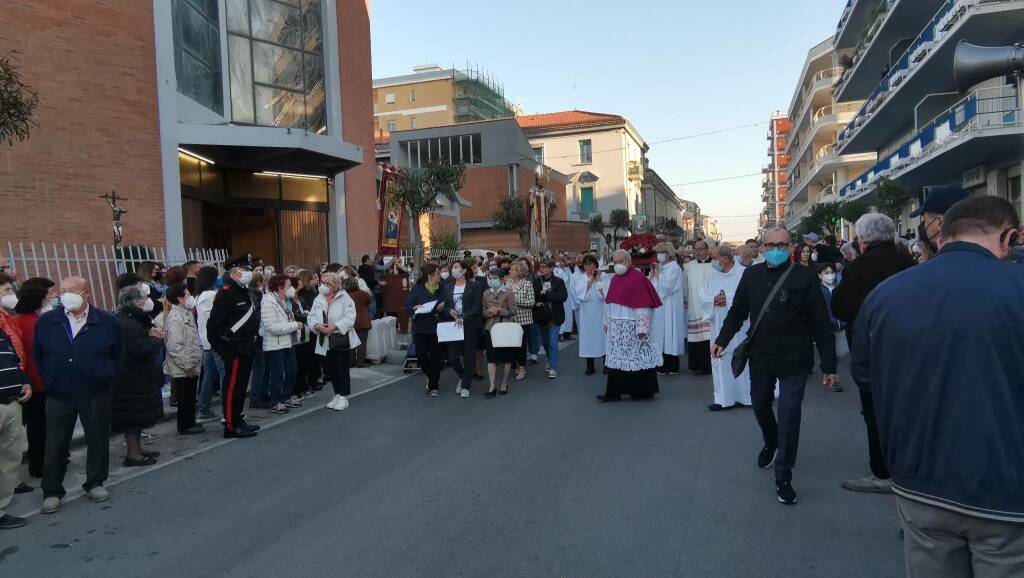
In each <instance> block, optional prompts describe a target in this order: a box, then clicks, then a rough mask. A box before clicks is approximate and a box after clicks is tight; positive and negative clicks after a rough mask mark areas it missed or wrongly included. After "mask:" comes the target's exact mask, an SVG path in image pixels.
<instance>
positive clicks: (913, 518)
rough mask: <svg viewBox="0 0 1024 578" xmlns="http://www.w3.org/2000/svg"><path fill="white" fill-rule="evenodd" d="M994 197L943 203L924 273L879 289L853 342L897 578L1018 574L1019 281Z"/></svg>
mask: <svg viewBox="0 0 1024 578" xmlns="http://www.w3.org/2000/svg"><path fill="white" fill-rule="evenodd" d="M1020 226H1021V225H1020V219H1019V217H1018V216H1017V214H1016V212H1015V210H1014V208H1013V206H1012V205H1011V204H1010V203H1009V202H1008V201H1006V200H1005V199H1002V198H1000V197H994V196H988V195H979V196H974V197H969V198H967V199H966V200H963V201H961V202H959V203H957V204H956V205H954V206H953V207H952V208H951V209H950V210H949V211H948V212H947V213H946V214H945V217H944V220H943V223H942V234H941V241H940V243H941V245H942V246H941V247H940V250H939V252H938V254H937V255H936V256H935V257H934V258H932V259H931V260H929V261H928V262H927V263H925V264H923V265H920V266H917V267H914V268H912V269H908V270H906V271H904V272H902V273H899V274H897V275H895V276H893V277H890V278H889V279H888V280H886V281H884V282H882V284H881V285H879V286H878V287H877V288H876V289H875V290H874V292H872V293H871V295H870V296H869V297H868V299H867V301H866V302H865V303H864V306H863V307H862V308H861V310H860V314H859V315H858V316H857V326H856V328H855V330H854V347H853V364H852V370H853V374H854V379H855V380H856V382H857V384H858V385H859V386H860V387H862V388H867V389H869V390H870V391H871V394H872V397H873V400H874V405H875V412H876V414H877V416H878V429H879V432H880V434H881V440H882V449H883V451H884V454H885V457H886V461H887V462H888V465H889V470H890V472H891V473H892V489H893V491H894V492H895V493H896V495H897V500H898V501H897V506H898V509H899V515H900V519H901V522H902V525H903V533H904V549H905V552H906V562H907V575H908V576H914V577H916V576H922V577H924V576H927V577H929V578H935V577H938V578H942V577H946V576H963V577H967V576H1020V575H1021V573H1022V567H1021V561H1022V560H1024V385H1022V384H1024V362H1022V360H1024V341H1022V340H1021V339H1020V328H1021V327H1024V303H1022V302H1021V295H1024V269H1022V268H1021V267H1019V266H1015V265H1012V264H1010V263H1008V262H1006V261H1005V259H1006V257H1007V255H1008V254H1009V252H1010V247H1012V246H1013V245H1015V244H1016V243H1017V238H1018V237H1019V236H1020V232H1019V231H1020Z"/></svg>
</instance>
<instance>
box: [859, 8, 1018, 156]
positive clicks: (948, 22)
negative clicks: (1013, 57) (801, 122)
mask: <svg viewBox="0 0 1024 578" xmlns="http://www.w3.org/2000/svg"><path fill="white" fill-rule="evenodd" d="M987 1H988V2H992V1H993V0H987ZM996 1H998V0H996ZM982 3H986V0H948V1H947V2H946V3H945V4H943V5H942V8H939V11H938V12H937V13H936V14H935V16H934V17H933V18H932V20H931V22H929V24H928V26H927V27H925V29H924V32H922V33H921V34H920V36H918V37H917V39H916V40H915V41H914V43H913V44H911V45H910V47H909V48H907V51H906V52H904V53H903V56H902V57H900V59H899V61H898V62H897V63H896V64H895V65H893V67H892V68H891V69H890V70H889V72H888V73H887V74H886V75H885V76H884V77H883V78H882V82H881V83H879V85H878V86H877V87H876V88H875V90H874V91H872V92H871V94H870V95H868V98H867V100H865V101H864V106H862V107H861V109H860V111H859V112H858V113H857V116H855V117H854V118H853V120H852V121H850V124H849V125H848V126H847V127H846V128H845V129H843V131H842V132H840V133H839V145H840V148H842V146H843V145H844V144H845V143H846V141H848V140H849V139H850V138H851V137H852V136H853V135H855V134H856V133H857V132H858V131H859V130H860V129H861V127H863V126H864V125H865V124H866V123H867V121H868V119H870V118H871V116H872V115H873V114H874V113H875V111H877V110H878V109H879V107H881V106H882V104H883V103H884V102H885V101H886V100H887V99H888V98H889V97H890V96H891V95H892V94H893V93H894V92H896V91H897V90H898V89H899V87H900V85H901V84H902V83H903V81H905V80H906V79H907V77H908V76H910V74H911V73H912V72H913V71H914V70H915V69H916V68H917V67H918V66H919V65H920V64H921V63H922V62H924V60H925V58H926V57H927V56H928V53H929V52H931V51H932V50H934V49H935V48H937V47H938V45H939V43H940V42H942V39H943V38H945V37H946V36H948V35H949V34H950V33H951V32H953V30H954V28H956V26H957V24H958V23H959V22H960V21H961V20H962V19H963V16H964V14H965V13H966V12H967V10H968V8H970V7H971V6H975V5H977V4H982Z"/></svg>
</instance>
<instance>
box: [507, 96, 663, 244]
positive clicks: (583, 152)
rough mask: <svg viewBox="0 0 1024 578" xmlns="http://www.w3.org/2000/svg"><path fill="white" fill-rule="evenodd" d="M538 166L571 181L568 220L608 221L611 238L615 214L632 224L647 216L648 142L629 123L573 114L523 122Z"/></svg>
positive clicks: (523, 119) (612, 116)
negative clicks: (618, 212) (624, 212)
mask: <svg viewBox="0 0 1024 578" xmlns="http://www.w3.org/2000/svg"><path fill="white" fill-rule="evenodd" d="M517 120H518V121H519V124H520V126H522V128H523V132H524V133H525V134H526V137H527V138H528V139H529V141H530V147H531V155H532V158H533V160H535V161H536V162H538V163H540V164H543V165H547V166H549V167H551V168H553V169H554V170H556V171H558V172H560V173H563V174H565V175H568V176H569V179H570V181H569V187H568V188H567V189H566V195H565V198H564V199H560V200H559V203H560V204H564V205H565V206H566V207H567V210H568V218H569V220H573V221H590V220H591V218H592V217H594V216H595V215H602V217H603V218H604V222H605V225H606V233H611V232H612V228H611V227H610V226H608V220H609V216H610V214H611V212H612V210H614V209H625V210H627V211H628V212H629V215H630V218H631V219H634V220H635V216H636V215H637V214H645V212H644V208H643V203H644V201H643V195H642V183H643V180H644V158H645V156H646V154H647V151H648V150H649V148H650V147H649V146H648V145H647V142H646V141H645V140H644V139H643V137H641V136H640V133H639V132H637V130H636V128H634V127H633V125H632V124H630V122H629V121H628V120H626V119H625V118H623V117H622V116H619V115H615V114H604V113H596V112H587V111H582V110H570V111H564V112H555V113H549V114H534V115H523V116H519V117H517Z"/></svg>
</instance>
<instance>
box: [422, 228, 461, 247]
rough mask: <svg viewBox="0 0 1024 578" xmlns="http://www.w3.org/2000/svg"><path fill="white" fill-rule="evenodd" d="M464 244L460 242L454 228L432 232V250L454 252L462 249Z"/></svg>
mask: <svg viewBox="0 0 1024 578" xmlns="http://www.w3.org/2000/svg"><path fill="white" fill-rule="evenodd" d="M461 245H462V242H461V241H459V233H458V231H456V230H455V229H454V228H452V227H445V228H442V229H437V230H436V231H434V230H431V231H430V249H431V250H432V251H433V250H434V249H438V250H441V251H453V250H455V249H461V248H462V247H461Z"/></svg>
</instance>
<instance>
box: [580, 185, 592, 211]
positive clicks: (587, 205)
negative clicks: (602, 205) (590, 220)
mask: <svg viewBox="0 0 1024 578" xmlns="http://www.w3.org/2000/svg"><path fill="white" fill-rule="evenodd" d="M580 212H581V213H593V212H594V187H583V188H581V189H580Z"/></svg>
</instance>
